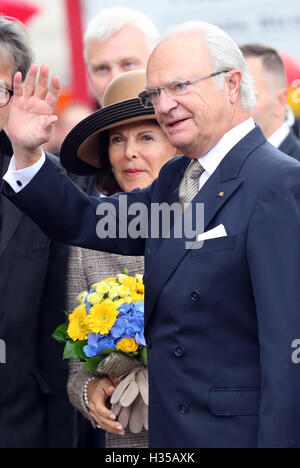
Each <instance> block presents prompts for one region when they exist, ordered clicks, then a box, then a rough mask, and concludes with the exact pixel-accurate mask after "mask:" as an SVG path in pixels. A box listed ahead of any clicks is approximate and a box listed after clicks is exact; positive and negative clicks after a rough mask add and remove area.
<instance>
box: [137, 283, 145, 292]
mask: <svg viewBox="0 0 300 468" xmlns="http://www.w3.org/2000/svg"><path fill="white" fill-rule="evenodd" d="M136 292H137V293H140V294H144V293H145V286H144V285H143V284H142V283H137V284H136Z"/></svg>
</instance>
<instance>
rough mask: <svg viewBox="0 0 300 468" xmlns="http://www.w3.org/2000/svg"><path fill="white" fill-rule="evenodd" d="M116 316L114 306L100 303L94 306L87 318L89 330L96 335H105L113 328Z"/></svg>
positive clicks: (116, 312) (117, 313)
mask: <svg viewBox="0 0 300 468" xmlns="http://www.w3.org/2000/svg"><path fill="white" fill-rule="evenodd" d="M118 315H119V312H118V311H117V309H116V307H115V305H114V304H108V303H105V302H102V303H101V304H96V305H94V307H92V308H91V310H90V315H89V317H88V323H89V327H90V330H91V331H92V332H93V333H96V334H97V333H100V334H101V335H106V334H107V333H109V332H110V330H111V329H112V327H113V326H114V324H115V322H116V320H117V317H118Z"/></svg>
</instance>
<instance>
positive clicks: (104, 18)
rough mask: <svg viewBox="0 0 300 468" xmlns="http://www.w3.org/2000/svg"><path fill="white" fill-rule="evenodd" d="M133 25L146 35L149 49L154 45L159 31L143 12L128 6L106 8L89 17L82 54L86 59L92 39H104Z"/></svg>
mask: <svg viewBox="0 0 300 468" xmlns="http://www.w3.org/2000/svg"><path fill="white" fill-rule="evenodd" d="M128 25H131V26H135V27H136V28H138V29H140V30H141V31H142V32H143V33H144V34H145V36H146V38H147V42H148V45H149V50H150V51H152V50H153V48H154V47H155V45H156V43H157V41H158V38H159V32H158V30H157V28H156V27H155V26H154V24H153V23H152V21H151V20H150V19H149V18H148V17H147V16H145V15H144V14H143V13H141V12H139V11H136V10H131V9H130V8H121V7H116V8H107V9H105V10H102V11H100V13H99V14H98V15H97V16H95V17H94V18H92V19H91V21H90V22H89V24H88V26H87V29H86V32H85V34H84V49H85V50H84V56H85V60H86V62H87V61H88V45H89V42H90V41H91V40H92V39H99V40H101V41H106V40H107V39H109V38H111V37H112V36H113V35H114V34H117V33H118V32H119V31H121V30H122V29H123V28H124V27H125V26H128Z"/></svg>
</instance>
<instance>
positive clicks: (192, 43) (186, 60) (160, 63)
mask: <svg viewBox="0 0 300 468" xmlns="http://www.w3.org/2000/svg"><path fill="white" fill-rule="evenodd" d="M211 71H212V66H211V60H210V57H209V54H208V50H207V46H206V44H205V42H204V40H203V38H202V36H200V35H199V34H196V35H195V36H193V35H187V34H185V35H176V36H175V37H170V38H168V39H166V40H165V41H164V42H162V43H161V44H160V45H159V46H158V47H157V48H156V49H155V51H154V52H153V54H152V55H151V57H150V60H149V63H148V67H147V80H148V86H149V87H156V86H160V85H163V84H165V83H169V82H170V81H174V80H182V79H190V78H191V77H193V76H194V75H195V74H196V75H197V74H198V75H199V74H200V75H201V74H205V73H210V72H211ZM196 75H195V76H196Z"/></svg>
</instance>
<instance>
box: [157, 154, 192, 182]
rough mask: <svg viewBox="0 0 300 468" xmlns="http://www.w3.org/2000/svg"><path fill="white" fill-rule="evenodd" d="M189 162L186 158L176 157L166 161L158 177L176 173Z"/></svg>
mask: <svg viewBox="0 0 300 468" xmlns="http://www.w3.org/2000/svg"><path fill="white" fill-rule="evenodd" d="M189 162H191V160H190V159H189V158H187V157H186V156H176V157H175V158H173V159H171V160H170V161H168V162H167V163H166V164H165V165H164V166H163V167H162V168H161V170H160V174H159V176H160V177H161V176H163V175H164V174H166V173H169V172H172V171H177V170H180V169H182V168H183V167H185V166H187V164H188V163H189Z"/></svg>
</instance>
